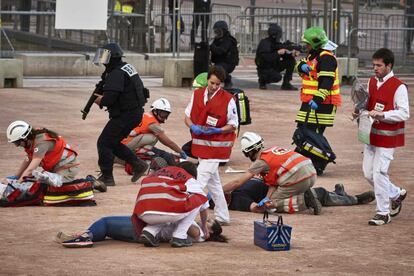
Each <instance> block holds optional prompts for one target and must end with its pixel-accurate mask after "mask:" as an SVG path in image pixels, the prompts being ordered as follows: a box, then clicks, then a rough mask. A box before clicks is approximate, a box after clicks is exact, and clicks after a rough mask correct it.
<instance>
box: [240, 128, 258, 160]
mask: <svg viewBox="0 0 414 276" xmlns="http://www.w3.org/2000/svg"><path fill="white" fill-rule="evenodd" d="M240 143H241V149H242V152H243V153H244V155H246V156H248V153H249V152H250V151H252V150H257V151H259V150H260V149H262V148H263V143H264V141H263V139H262V137H260V135H259V134H257V133H254V132H250V131H247V132H245V133H243V136H242V137H241V140H240Z"/></svg>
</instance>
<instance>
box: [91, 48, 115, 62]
mask: <svg viewBox="0 0 414 276" xmlns="http://www.w3.org/2000/svg"><path fill="white" fill-rule="evenodd" d="M110 59H111V51H109V50H108V49H104V48H98V49H97V50H96V53H95V57H94V58H93V64H95V65H101V64H108V63H109V60H110Z"/></svg>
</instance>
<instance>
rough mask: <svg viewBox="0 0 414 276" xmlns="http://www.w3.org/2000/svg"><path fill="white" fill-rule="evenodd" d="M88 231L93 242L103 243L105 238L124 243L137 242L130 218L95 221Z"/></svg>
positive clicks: (117, 217) (113, 217)
mask: <svg viewBox="0 0 414 276" xmlns="http://www.w3.org/2000/svg"><path fill="white" fill-rule="evenodd" d="M88 230H89V231H90V232H91V233H92V234H93V239H92V241H94V242H98V241H103V240H105V238H106V237H109V238H111V239H113V240H118V241H125V242H137V241H138V237H137V236H136V234H135V229H134V226H133V224H132V221H131V216H112V217H103V218H100V219H99V220H97V221H95V222H94V223H93V224H92V225H91V226H90V227H89V229H88Z"/></svg>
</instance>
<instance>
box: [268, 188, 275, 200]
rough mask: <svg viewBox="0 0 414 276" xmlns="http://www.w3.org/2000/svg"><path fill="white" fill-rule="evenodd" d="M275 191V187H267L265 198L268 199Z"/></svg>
mask: <svg viewBox="0 0 414 276" xmlns="http://www.w3.org/2000/svg"><path fill="white" fill-rule="evenodd" d="M275 191H276V186H269V189H268V190H267V194H266V197H267V198H270V197H271V196H272V194H273V193H274V192H275Z"/></svg>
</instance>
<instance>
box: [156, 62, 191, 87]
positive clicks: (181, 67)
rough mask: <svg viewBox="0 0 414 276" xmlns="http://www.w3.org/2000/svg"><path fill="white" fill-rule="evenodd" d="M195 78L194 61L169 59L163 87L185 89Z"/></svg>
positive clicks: (166, 64)
mask: <svg viewBox="0 0 414 276" xmlns="http://www.w3.org/2000/svg"><path fill="white" fill-rule="evenodd" d="M193 77H194V73H193V59H192V58H180V59H176V58H174V59H168V60H167V61H166V63H165V70H164V78H163V80H162V85H163V86H171V87H183V86H190V85H191V80H192V79H193Z"/></svg>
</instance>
